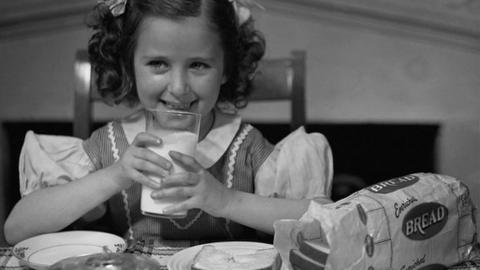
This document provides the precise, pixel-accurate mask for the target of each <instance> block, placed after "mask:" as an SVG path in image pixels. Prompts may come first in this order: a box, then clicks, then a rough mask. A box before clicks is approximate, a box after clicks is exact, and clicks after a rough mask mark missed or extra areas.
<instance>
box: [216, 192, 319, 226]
mask: <svg viewBox="0 0 480 270" xmlns="http://www.w3.org/2000/svg"><path fill="white" fill-rule="evenodd" d="M231 191H232V192H231V194H230V195H229V196H230V199H229V202H228V204H227V205H226V206H225V208H224V209H223V210H222V212H221V214H220V215H221V216H222V217H224V218H227V219H231V220H233V221H235V222H237V223H241V224H243V225H245V226H248V227H251V228H254V229H256V230H259V231H262V232H265V233H268V234H273V233H274V230H273V223H274V221H276V220H278V219H299V218H300V217H301V216H302V215H303V213H305V211H307V208H308V205H309V203H310V200H308V199H304V200H291V199H282V198H270V197H263V196H260V195H256V194H252V193H246V192H241V191H235V190H231Z"/></svg>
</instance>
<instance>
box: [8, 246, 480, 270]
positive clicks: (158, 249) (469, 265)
mask: <svg viewBox="0 0 480 270" xmlns="http://www.w3.org/2000/svg"><path fill="white" fill-rule="evenodd" d="M198 244H202V243H200V242H198V241H165V240H161V241H159V240H157V239H146V240H142V241H138V242H136V243H135V244H134V245H132V246H131V247H129V248H127V250H126V251H125V252H128V253H133V254H141V255H146V256H148V257H151V258H153V259H155V260H156V261H157V262H159V263H160V266H161V268H160V269H162V270H168V268H167V263H168V260H169V258H170V257H171V256H173V255H174V254H175V253H177V252H179V251H181V250H183V249H185V248H188V247H191V246H194V245H198ZM0 269H5V270H28V269H30V268H29V267H26V266H21V265H20V262H19V261H18V259H17V258H15V257H14V256H13V254H12V247H0ZM479 269H480V255H479V256H475V258H473V259H472V260H471V261H467V262H463V263H461V264H458V265H455V266H451V267H449V268H447V270H479Z"/></svg>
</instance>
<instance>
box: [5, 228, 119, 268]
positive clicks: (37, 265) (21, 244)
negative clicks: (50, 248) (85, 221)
mask: <svg viewBox="0 0 480 270" xmlns="http://www.w3.org/2000/svg"><path fill="white" fill-rule="evenodd" d="M69 234H72V236H73V234H98V235H105V236H108V237H110V238H111V239H115V240H118V242H119V243H122V245H121V248H120V249H119V250H115V251H112V252H114V253H118V252H124V251H125V250H126V249H127V242H126V241H125V239H124V238H122V237H120V236H118V235H116V234H112V233H107V232H102V231H89V230H72V231H61V232H52V233H44V234H39V235H35V236H32V237H29V238H27V239H24V240H22V241H20V242H18V243H17V244H15V245H14V246H13V247H12V254H13V256H14V257H15V258H16V259H17V260H18V261H19V262H20V265H27V266H28V267H31V268H33V269H44V268H47V267H48V266H50V265H49V264H41V263H36V262H32V261H30V260H29V258H30V256H25V255H23V256H22V255H20V254H18V252H17V250H19V249H20V248H22V247H26V246H28V243H29V242H32V241H35V240H38V239H41V238H45V237H56V236H58V235H62V236H63V237H64V235H67V236H68V235H69ZM63 244H68V243H63ZM76 244H79V243H78V242H76ZM80 244H81V243H80ZM44 248H45V247H44ZM33 253H34V252H33ZM33 253H32V254H33Z"/></svg>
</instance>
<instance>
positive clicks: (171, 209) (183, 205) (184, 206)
mask: <svg viewBox="0 0 480 270" xmlns="http://www.w3.org/2000/svg"><path fill="white" fill-rule="evenodd" d="M192 208H195V207H194V206H193V204H192V203H191V202H190V200H185V201H183V202H180V203H176V204H172V205H171V206H168V207H166V208H164V209H163V211H162V212H163V214H165V215H170V214H174V213H175V212H180V211H186V210H189V209H192Z"/></svg>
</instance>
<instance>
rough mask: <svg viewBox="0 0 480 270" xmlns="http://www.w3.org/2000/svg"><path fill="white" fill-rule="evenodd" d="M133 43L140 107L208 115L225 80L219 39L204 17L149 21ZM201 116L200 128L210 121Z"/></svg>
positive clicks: (143, 25) (148, 18)
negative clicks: (135, 42)
mask: <svg viewBox="0 0 480 270" xmlns="http://www.w3.org/2000/svg"><path fill="white" fill-rule="evenodd" d="M137 40H138V41H137V44H136V49H135V53H134V60H133V61H134V68H135V80H136V87H137V91H138V96H139V99H140V102H141V103H142V105H143V106H144V107H146V108H155V109H177V110H185V111H192V112H198V113H200V114H202V115H203V116H209V114H210V112H211V111H212V109H213V108H214V106H215V104H216V102H217V98H218V95H219V92H220V86H221V84H222V83H224V82H225V81H226V78H225V77H224V52H223V49H222V46H221V44H220V38H219V36H218V34H217V33H216V32H215V31H212V28H211V27H210V26H208V24H207V22H206V19H205V17H204V16H203V15H201V16H199V17H187V18H182V19H180V20H170V19H166V18H161V17H153V16H150V17H147V18H146V19H145V20H144V21H143V22H142V24H141V26H140V29H139V31H138V39H137ZM202 118H203V120H202V124H203V125H202V126H206V125H205V124H206V123H204V121H209V120H211V119H210V117H202Z"/></svg>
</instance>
